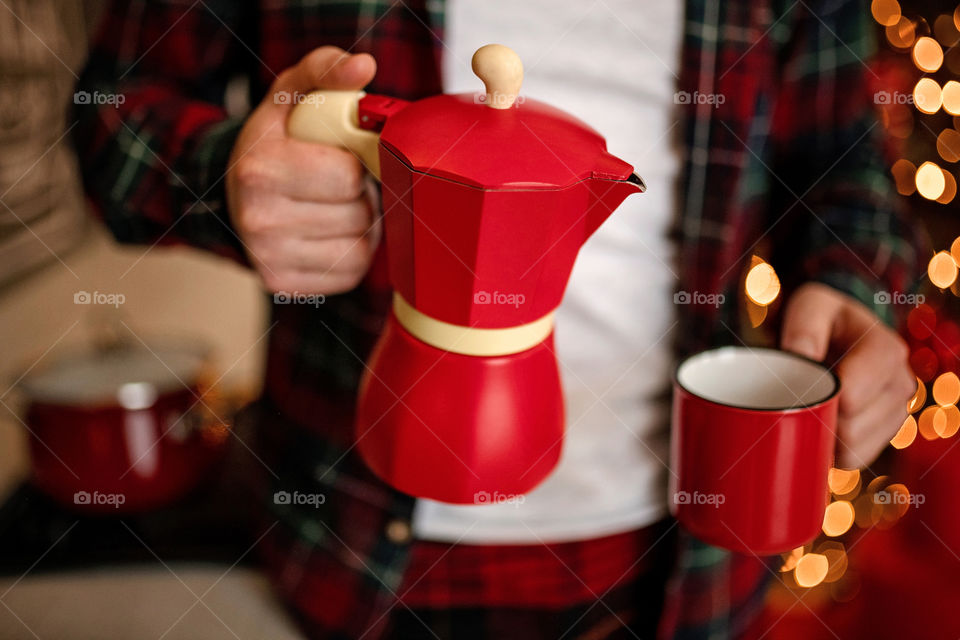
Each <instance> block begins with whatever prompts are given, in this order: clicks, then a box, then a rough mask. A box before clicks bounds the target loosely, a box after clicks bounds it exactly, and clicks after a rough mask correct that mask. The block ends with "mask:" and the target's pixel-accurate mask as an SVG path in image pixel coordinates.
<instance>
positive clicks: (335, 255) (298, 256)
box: [268, 235, 375, 276]
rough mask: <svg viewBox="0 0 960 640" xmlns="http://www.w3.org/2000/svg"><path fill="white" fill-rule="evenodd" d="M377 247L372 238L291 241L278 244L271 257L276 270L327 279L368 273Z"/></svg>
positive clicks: (271, 263)
mask: <svg viewBox="0 0 960 640" xmlns="http://www.w3.org/2000/svg"><path fill="white" fill-rule="evenodd" d="M374 248H375V247H374V246H373V238H371V237H370V236H369V235H366V236H358V237H347V238H332V239H327V240H305V239H302V238H287V239H285V240H284V241H283V242H280V243H277V247H276V248H275V249H273V250H272V254H271V255H270V256H268V257H269V258H270V266H271V267H272V268H273V269H274V270H276V269H281V270H294V271H301V272H304V273H310V274H313V275H320V276H324V275H329V274H333V273H337V274H342V273H345V272H353V271H364V270H366V268H367V267H368V266H369V264H370V258H371V256H372V254H373V249H374Z"/></svg>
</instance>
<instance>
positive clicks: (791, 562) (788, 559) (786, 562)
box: [780, 547, 803, 572]
mask: <svg viewBox="0 0 960 640" xmlns="http://www.w3.org/2000/svg"><path fill="white" fill-rule="evenodd" d="M802 557H803V547H797V548H796V549H794V550H793V551H790V552H789V553H785V554H783V566H781V567H780V571H782V572H785V571H793V569H794V567H796V566H797V560H799V559H800V558H802Z"/></svg>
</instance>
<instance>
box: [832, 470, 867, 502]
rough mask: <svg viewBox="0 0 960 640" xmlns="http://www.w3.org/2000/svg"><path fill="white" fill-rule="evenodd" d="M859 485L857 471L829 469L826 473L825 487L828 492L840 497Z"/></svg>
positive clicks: (858, 473) (858, 471)
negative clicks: (828, 489) (826, 486)
mask: <svg viewBox="0 0 960 640" xmlns="http://www.w3.org/2000/svg"><path fill="white" fill-rule="evenodd" d="M859 484H860V470H859V469H850V470H848V469H830V471H829V472H827V485H828V486H829V487H830V492H831V493H833V494H835V495H838V496H842V495H846V494H848V493H850V492H851V491H853V490H854V489H856V488H857V486H858V485H859Z"/></svg>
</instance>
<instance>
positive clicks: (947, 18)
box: [933, 13, 960, 47]
mask: <svg viewBox="0 0 960 640" xmlns="http://www.w3.org/2000/svg"><path fill="white" fill-rule="evenodd" d="M933 35H935V36H936V37H937V40H938V41H939V42H940V44H942V45H943V46H945V47H952V46H953V45H955V44H957V43H958V42H960V31H957V25H955V24H954V22H953V16H952V15H949V14H946V13H942V14H940V15H939V16H937V19H936V20H934V21H933Z"/></svg>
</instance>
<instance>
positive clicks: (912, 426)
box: [890, 416, 917, 449]
mask: <svg viewBox="0 0 960 640" xmlns="http://www.w3.org/2000/svg"><path fill="white" fill-rule="evenodd" d="M916 439H917V419H916V418H914V417H913V416H907V419H906V420H904V421H903V425H902V426H901V427H900V430H899V431H897V435H895V436H893V439H892V440H891V441H890V444H891V445H892V446H893V448H894V449H906V448H907V447H909V446H910V445H911V444H913V441H914V440H916Z"/></svg>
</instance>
